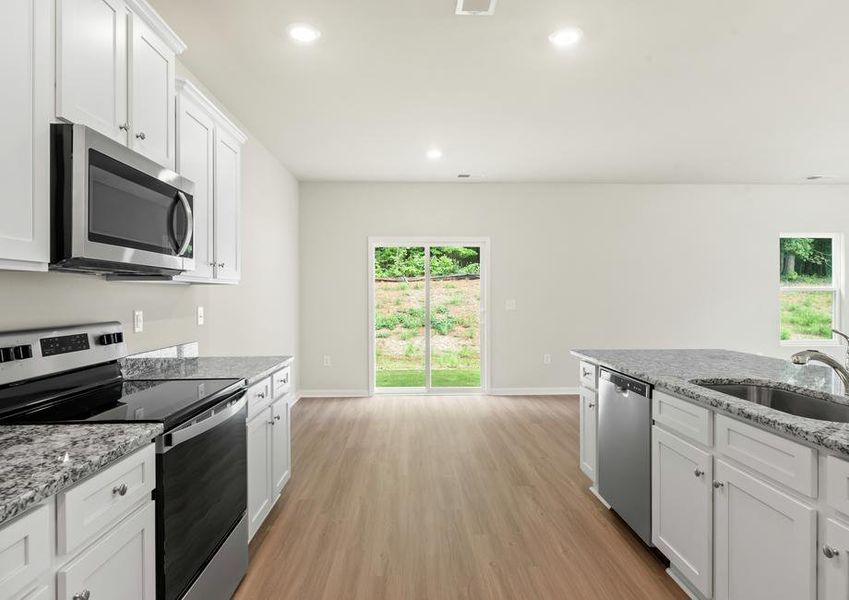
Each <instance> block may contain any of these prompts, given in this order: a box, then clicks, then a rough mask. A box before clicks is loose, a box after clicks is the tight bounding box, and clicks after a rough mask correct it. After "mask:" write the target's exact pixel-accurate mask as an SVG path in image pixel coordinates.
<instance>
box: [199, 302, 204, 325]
mask: <svg viewBox="0 0 849 600" xmlns="http://www.w3.org/2000/svg"><path fill="white" fill-rule="evenodd" d="M198 325H203V306H198Z"/></svg>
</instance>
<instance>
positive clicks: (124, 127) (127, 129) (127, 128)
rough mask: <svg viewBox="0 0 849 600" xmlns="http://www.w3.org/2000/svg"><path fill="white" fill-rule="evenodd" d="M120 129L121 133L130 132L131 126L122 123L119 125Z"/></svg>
mask: <svg viewBox="0 0 849 600" xmlns="http://www.w3.org/2000/svg"><path fill="white" fill-rule="evenodd" d="M118 129H120V130H121V131H129V130H130V124H129V123H122V124H121V125H118Z"/></svg>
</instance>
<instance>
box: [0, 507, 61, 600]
mask: <svg viewBox="0 0 849 600" xmlns="http://www.w3.org/2000/svg"><path fill="white" fill-rule="evenodd" d="M49 531H50V510H49V509H48V508H47V506H43V505H42V506H39V507H38V508H36V509H33V510H31V511H29V512H27V513H26V514H24V515H23V516H21V517H18V518H17V519H15V520H13V521H12V522H10V523H8V524H6V525H2V526H0V600H12V599H13V598H14V599H15V600H17V599H18V598H20V597H21V594H22V593H24V592H26V591H29V590H25V589H24V588H26V587H30V586H32V585H33V584H34V583H35V581H36V579H38V577H39V575H41V574H42V573H43V572H44V571H45V569H47V567H48V566H49V565H50V533H49Z"/></svg>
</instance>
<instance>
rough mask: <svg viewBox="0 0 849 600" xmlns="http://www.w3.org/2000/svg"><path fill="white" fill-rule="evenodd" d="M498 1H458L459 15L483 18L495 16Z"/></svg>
mask: <svg viewBox="0 0 849 600" xmlns="http://www.w3.org/2000/svg"><path fill="white" fill-rule="evenodd" d="M496 2H497V0H457V14H458V15H470V16H473V17H481V16H484V15H494V14H495V3H496Z"/></svg>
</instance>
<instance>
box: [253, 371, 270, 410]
mask: <svg viewBox="0 0 849 600" xmlns="http://www.w3.org/2000/svg"><path fill="white" fill-rule="evenodd" d="M270 404H271V377H266V378H265V379H263V380H261V381H258V382H257V383H255V384H253V385H252V386H251V387H249V388H248V421H250V420H251V419H253V418H254V417H255V416H256V415H258V414H259V413H261V412H262V411H263V409H265V408H268V406H269V405H270Z"/></svg>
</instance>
